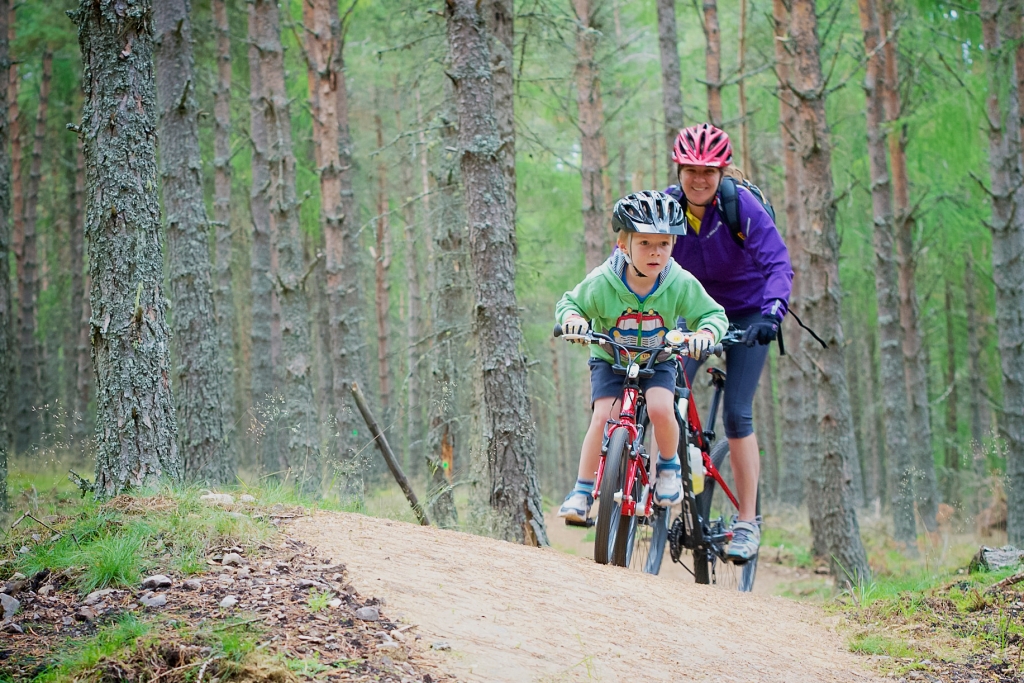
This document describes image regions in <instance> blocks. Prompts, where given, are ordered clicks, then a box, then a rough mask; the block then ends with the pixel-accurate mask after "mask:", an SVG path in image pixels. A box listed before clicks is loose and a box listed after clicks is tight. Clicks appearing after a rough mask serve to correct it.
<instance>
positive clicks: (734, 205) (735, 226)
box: [669, 176, 775, 247]
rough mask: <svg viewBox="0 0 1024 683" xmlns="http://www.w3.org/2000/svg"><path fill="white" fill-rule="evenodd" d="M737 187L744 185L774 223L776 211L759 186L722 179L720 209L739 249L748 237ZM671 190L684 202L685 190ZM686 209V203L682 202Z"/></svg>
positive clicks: (733, 179) (719, 187)
mask: <svg viewBox="0 0 1024 683" xmlns="http://www.w3.org/2000/svg"><path fill="white" fill-rule="evenodd" d="M737 185H742V186H743V188H744V189H745V190H747V192H749V193H750V194H752V195H754V198H755V199H757V201H759V202H760V203H761V206H763V207H764V210H765V211H767V212H768V215H769V216H771V218H772V222H773V223H774V222H775V209H774V208H772V204H771V202H769V201H768V197H766V196H765V194H764V192H762V191H761V188H759V187H758V186H757V185H754V184H753V183H752V182H750V181H748V180H736V179H735V178H731V177H729V176H726V177H724V178H722V182H721V183H719V185H718V207H719V211H720V212H721V214H722V218H724V219H725V224H726V226H727V227H728V228H729V234H730V235H732V240H733V242H735V243H736V244H737V245H738V246H739V247H742V246H743V242H744V240H746V239H747V236H746V235H745V234H743V228H742V222H741V221H740V199H739V191H738V190H737V189H736V186H737ZM669 190H674V192H673V195H674V194H675V192H678V193H679V197H680V198H681V199H683V200H685V199H686V196H685V195H684V194H683V189H682V188H681V187H679V186H678V185H673V186H672V187H670V188H669ZM682 203H683V206H684V208H685V206H686V204H685V201H683V202H682Z"/></svg>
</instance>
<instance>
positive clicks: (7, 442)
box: [0, 0, 14, 511]
mask: <svg viewBox="0 0 1024 683" xmlns="http://www.w3.org/2000/svg"><path fill="white" fill-rule="evenodd" d="M13 18H14V11H13V9H12V8H11V5H10V3H9V0H0V74H3V73H4V71H5V70H7V71H13V70H14V68H13V67H12V66H11V55H10V44H9V43H8V36H9V35H10V33H11V32H12V27H10V26H9V25H8V24H9V22H10V21H11V20H12V19H13ZM9 83H10V81H9V80H6V79H2V78H0V264H3V267H2V268H0V511H4V510H8V509H9V508H10V501H9V500H8V497H7V458H8V455H9V454H10V452H11V446H12V439H11V436H12V434H11V427H12V425H11V424H10V416H11V393H12V390H13V389H14V382H13V374H14V364H13V363H12V362H11V360H12V356H13V350H14V335H13V334H12V332H13V330H14V310H13V308H12V305H11V279H10V268H9V267H8V264H9V258H10V251H11V222H10V209H11V159H10V157H9V156H8V153H7V143H8V139H9V134H10V124H9V120H8V118H7V117H8V116H9V114H10V111H11V110H10V106H9V104H8V101H7V97H8V94H9V88H8V86H9Z"/></svg>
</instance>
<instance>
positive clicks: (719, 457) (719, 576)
mask: <svg viewBox="0 0 1024 683" xmlns="http://www.w3.org/2000/svg"><path fill="white" fill-rule="evenodd" d="M727 457H729V443H728V442H727V441H723V442H721V443H718V444H715V446H714V447H713V448H712V449H711V462H712V463H713V464H714V466H715V469H717V470H719V472H721V470H722V468H723V466H724V465H725V459H726V458H727ZM697 503H698V509H699V510H700V514H701V518H702V519H703V520H704V523H705V524H707V525H708V526H709V527H710V528H711V529H712V532H713V533H714V532H715V531H721V530H724V529H727V528H728V527H729V525H730V524H731V522H732V518H733V515H735V514H736V512H737V510H736V507H735V506H734V505H733V504H732V501H730V500H729V497H728V496H727V495H726V494H725V492H724V491H722V490H721V487H720V486H718V485H717V482H716V481H715V480H714V479H713V478H712V477H706V478H705V481H704V492H703V493H701V494H700V496H698V497H697ZM755 509H756V511H757V515H758V516H759V517H760V515H761V491H760V487H759V488H758V492H757V503H756V508H755ZM697 553H702V555H703V562H697V561H696V554H697ZM694 554H695V558H694V559H695V564H696V565H698V566H699V565H701V564H702V565H703V569H704V572H705V573H704V576H703V578H704V579H705V580H704V581H701V580H700V579H701V576H700V575H699V574H698V577H697V582H698V583H711V584H713V585H715V586H718V587H720V588H724V589H726V590H738V591H740V592H743V593H749V592H750V591H752V590H754V579H755V578H756V577H757V558H758V556H757V555H754V557H752V558H750V560H749V561H748V562H746V563H745V564H742V565H736V564H733V563H732V562H726V561H725V560H723V559H722V558H721V557H719V555H718V553H716V552H715V551H714V550H713V549H710V548H698V549H697V550H694ZM695 573H696V572H695Z"/></svg>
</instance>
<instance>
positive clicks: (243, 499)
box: [238, 493, 256, 503]
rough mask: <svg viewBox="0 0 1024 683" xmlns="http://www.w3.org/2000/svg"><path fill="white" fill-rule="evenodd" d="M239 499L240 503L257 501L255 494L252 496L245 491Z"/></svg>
mask: <svg viewBox="0 0 1024 683" xmlns="http://www.w3.org/2000/svg"><path fill="white" fill-rule="evenodd" d="M238 501H239V502H240V503H255V502H256V498H255V496H250V495H249V494H248V493H243V494H242V495H240V496H239V497H238Z"/></svg>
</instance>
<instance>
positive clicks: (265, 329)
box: [248, 3, 280, 474]
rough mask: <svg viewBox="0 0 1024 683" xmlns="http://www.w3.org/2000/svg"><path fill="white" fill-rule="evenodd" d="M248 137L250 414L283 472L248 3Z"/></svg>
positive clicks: (256, 49)
mask: <svg viewBox="0 0 1024 683" xmlns="http://www.w3.org/2000/svg"><path fill="white" fill-rule="evenodd" d="M248 14H249V18H248V19H249V26H248V30H249V36H248V37H249V54H248V60H249V139H250V145H251V147H252V163H251V166H252V168H251V175H252V186H251V189H250V193H249V211H250V213H251V214H252V253H251V254H250V277H251V280H250V290H251V299H252V315H251V323H250V324H251V327H250V330H249V337H250V342H249V344H250V351H249V355H250V360H249V384H250V387H249V388H250V401H251V407H250V416H251V419H252V422H253V425H254V430H253V431H254V432H255V433H256V434H257V435H258V438H259V440H260V444H259V452H260V458H261V463H260V464H261V466H262V467H263V469H264V471H265V473H267V474H270V473H276V472H278V471H279V467H280V463H279V462H278V460H277V458H276V454H275V453H274V445H273V438H272V434H271V433H268V432H267V429H268V428H269V427H270V425H269V421H270V415H271V402H272V400H273V394H274V365H273V363H272V361H271V343H270V337H271V328H272V326H273V322H272V318H273V313H272V296H271V289H272V280H271V272H270V198H269V195H268V193H269V192H270V182H271V180H270V160H269V159H268V157H267V148H268V144H269V142H268V135H269V132H268V130H267V122H266V120H265V118H264V116H263V113H262V112H263V107H264V100H265V98H266V95H265V92H264V83H263V74H262V72H261V69H260V59H261V47H262V46H261V44H260V35H259V32H258V27H257V18H256V5H255V4H254V3H253V4H249V6H248Z"/></svg>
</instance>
